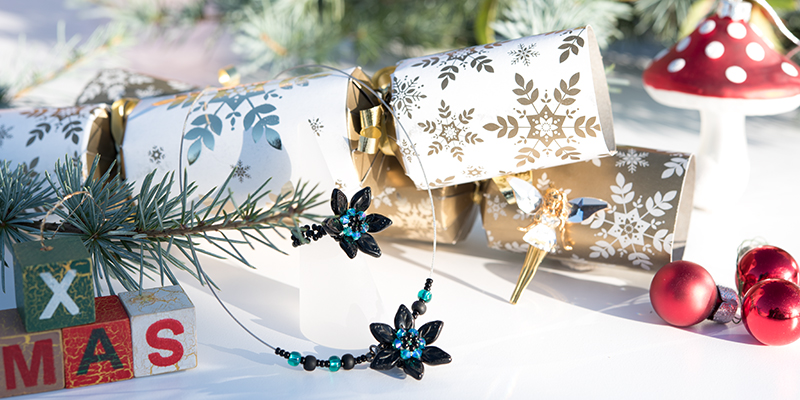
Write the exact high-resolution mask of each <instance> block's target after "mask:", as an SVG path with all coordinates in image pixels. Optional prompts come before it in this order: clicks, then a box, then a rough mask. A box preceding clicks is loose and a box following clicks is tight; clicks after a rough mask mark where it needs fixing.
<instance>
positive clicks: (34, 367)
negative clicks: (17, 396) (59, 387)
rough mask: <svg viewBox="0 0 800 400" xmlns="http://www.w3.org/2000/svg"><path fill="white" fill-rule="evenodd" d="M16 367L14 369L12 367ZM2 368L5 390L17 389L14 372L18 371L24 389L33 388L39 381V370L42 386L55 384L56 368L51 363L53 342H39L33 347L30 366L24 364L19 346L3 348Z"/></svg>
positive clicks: (23, 357)
mask: <svg viewBox="0 0 800 400" xmlns="http://www.w3.org/2000/svg"><path fill="white" fill-rule="evenodd" d="M15 365H16V369H15V368H14V366H15ZM3 367H4V369H5V370H6V389H7V390H14V389H16V388H17V379H16V375H15V373H14V372H15V371H19V375H20V376H21V377H22V383H23V384H24V385H25V387H26V388H30V387H34V386H36V385H37V383H38V381H39V368H40V367H41V368H42V369H43V370H44V382H43V383H44V384H45V385H52V384H54V383H56V366H55V364H54V363H53V341H52V340H51V339H47V340H40V341H38V342H36V343H35V344H34V345H33V355H32V356H31V363H30V366H28V364H27V363H26V362H25V356H23V355H22V348H21V347H20V346H19V345H14V346H6V347H3Z"/></svg>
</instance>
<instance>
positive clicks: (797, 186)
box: [0, 1, 800, 399]
mask: <svg viewBox="0 0 800 400" xmlns="http://www.w3.org/2000/svg"><path fill="white" fill-rule="evenodd" d="M22 3H23V2H8V1H5V2H2V3H0V21H3V22H4V23H0V50H8V49H9V48H10V47H9V46H11V45H13V43H16V36H17V34H18V33H20V32H27V33H28V41H29V43H33V44H31V45H30V47H31V48H32V49H35V48H39V49H42V50H41V51H44V49H46V48H47V47H46V46H45V45H42V43H46V42H47V41H49V40H52V36H54V33H53V34H52V35H51V36H50V37H48V35H46V34H44V33H42V32H47V31H48V30H50V29H52V30H54V29H55V28H54V27H55V21H56V20H57V19H58V18H67V19H70V20H69V21H68V25H67V26H68V35H69V34H70V32H71V31H70V29H69V28H70V27H71V26H80V29H81V30H82V31H85V33H84V34H88V32H91V29H89V28H87V26H94V25H92V24H95V25H96V24H98V23H99V22H82V20H78V19H77V13H76V12H75V11H72V10H64V9H62V8H61V2H59V1H50V2H43V3H44V5H43V6H41V7H42V8H46V7H50V8H48V9H49V10H52V11H51V12H50V13H48V14H44V15H42V14H37V13H36V12H35V11H36V10H29V9H26V8H25V7H24V6H22ZM76 21H78V22H80V24H82V25H78V22H76ZM37 35H38V36H37ZM37 46H38V47H37ZM203 46H204V45H203V43H202V41H193V42H190V43H184V44H181V45H179V46H178V47H177V48H173V47H172V46H171V45H168V44H163V43H160V44H155V45H149V47H148V46H147V45H145V46H138V47H137V48H134V49H129V50H125V51H123V52H122V53H121V54H117V55H114V56H108V57H105V58H103V59H102V60H98V61H97V62H95V63H93V64H92V65H87V66H82V67H80V68H78V69H76V70H75V71H73V72H71V73H69V74H67V76H65V77H63V78H62V79H60V80H59V81H57V82H53V83H52V84H49V85H47V87H44V88H42V89H41V90H37V91H34V93H32V94H31V97H36V96H39V98H47V97H48V96H51V100H49V101H50V102H56V103H57V102H58V101H60V100H59V99H61V100H63V102H65V103H69V102H71V101H73V99H74V97H75V96H76V95H77V94H78V91H79V90H80V89H81V87H82V85H83V84H85V83H86V81H88V80H89V79H90V78H91V77H92V76H93V72H92V71H94V70H96V69H97V68H98V67H101V66H128V67H129V68H133V69H135V70H138V71H141V72H149V73H159V75H161V76H164V77H167V78H184V79H187V80H189V81H191V82H192V83H199V84H207V83H212V82H213V79H214V77H215V72H214V71H216V68H218V67H220V66H223V65H225V63H227V62H229V61H231V60H235V58H234V56H232V55H231V53H230V52H228V51H218V50H213V51H210V52H206V53H202V52H203V51H204V50H203ZM141 54H148V55H151V56H152V57H151V58H149V61H147V62H144V61H142V59H141V58H139V61H135V62H134V61H132V60H131V58H137V57H138V56H137V55H141ZM174 54H194V55H195V59H194V60H195V61H191V60H189V61H184V60H185V59H181V57H178V59H181V60H182V61H181V62H180V64H178V65H172V64H171V63H170V60H172V59H171V58H169V57H171V56H174ZM198 54H200V55H198ZM202 54H205V55H203V56H202V57H201V55H202ZM200 58H205V61H204V62H202V63H200V62H199V61H197V60H199V59H200ZM6 62H7V60H6ZM194 63H197V68H195V67H194V65H195V64H194ZM131 64H132V65H131ZM188 65H191V68H190V67H189V66H188ZM186 71H191V72H190V73H187V74H184V73H185V72H186ZM187 77H188V78H187ZM628 78H630V79H631V86H630V87H625V88H623V89H622V92H621V93H618V94H612V101H613V110H614V123H615V131H616V136H617V142H618V143H620V144H630V145H638V146H644V147H651V148H658V149H667V150H679V151H688V152H691V151H693V150H694V149H695V148H696V147H697V144H698V133H697V132H698V131H699V116H698V114H697V113H696V112H692V111H683V110H676V109H671V108H666V107H663V106H660V105H658V104H656V103H655V102H654V101H653V100H651V99H650V98H649V97H648V96H647V94H646V93H645V92H644V91H643V90H642V88H641V82H640V80H639V78H638V77H636V76H629V77H628ZM70 96H71V97H70ZM65 99H66V100H65ZM23 103H24V102H23ZM747 132H748V139H749V150H750V156H751V160H752V164H753V170H752V178H751V179H750V181H749V182H744V181H743V182H742V183H741V184H742V185H747V188H748V189H747V193H746V195H745V197H744V198H743V199H741V200H740V201H738V202H731V203H730V204H729V206H730V208H731V209H733V210H735V211H732V212H728V213H714V214H711V213H706V212H702V211H699V210H695V211H694V213H693V215H692V221H691V227H690V231H689V238H688V242H687V249H686V254H685V259H687V260H691V261H694V262H697V263H699V264H701V265H703V266H705V267H706V268H707V269H708V270H709V272H710V273H711V275H712V276H713V277H714V279H715V280H716V282H717V283H718V284H722V285H726V286H730V287H734V286H735V285H734V262H735V258H736V248H737V246H738V245H739V243H740V242H741V241H742V240H744V239H747V238H751V237H754V236H763V237H765V238H766V239H767V240H769V241H770V242H771V243H772V244H775V245H778V246H780V247H783V248H784V249H786V250H787V251H789V252H790V253H793V254H796V255H798V256H800V241H798V234H797V233H796V227H797V226H798V224H800V214H798V212H797V206H796V205H795V202H797V199H798V198H800V179H798V177H797V171H798V161H797V159H796V157H797V154H798V150H800V128H798V113H797V112H792V113H789V114H784V115H779V116H774V117H760V118H754V117H748V119H747ZM479 222H480V221H478V224H476V226H475V227H474V229H473V230H472V232H471V234H470V235H469V237H468V238H467V239H466V240H465V241H463V242H462V243H459V244H458V245H455V246H440V248H439V253H438V255H437V267H436V268H437V270H436V273H435V274H434V288H433V294H434V299H433V301H432V302H431V303H430V304H429V308H428V312H427V313H426V314H425V315H424V316H422V317H420V320H419V323H418V325H419V324H421V323H423V322H425V321H428V320H432V319H441V320H443V321H444V322H445V326H444V329H443V331H442V334H441V336H440V338H439V340H438V341H437V342H436V345H437V346H439V347H441V348H442V349H444V350H446V351H447V352H449V353H450V354H451V355H452V356H453V362H452V363H451V364H449V365H444V366H435V367H430V366H428V367H426V371H425V377H424V379H423V380H422V381H419V382H418V381H415V380H414V379H411V378H408V377H405V378H404V377H403V374H402V373H396V371H395V372H389V373H381V372H375V371H371V370H362V369H364V368H365V365H362V366H359V367H358V368H357V370H356V371H343V370H342V371H339V372H336V373H330V372H328V371H327V370H318V371H314V372H313V373H306V372H304V371H302V369H301V368H296V367H294V368H293V367H290V366H288V365H287V364H286V362H285V360H283V359H281V358H278V357H277V356H275V355H273V354H272V352H271V351H270V350H269V349H268V348H265V347H264V346H263V345H261V344H259V343H258V342H256V341H255V340H253V339H252V338H250V337H249V336H248V335H247V334H246V333H245V332H243V331H242V330H241V329H239V327H238V326H236V325H235V324H234V323H233V321H231V320H230V319H229V317H228V316H227V315H226V314H225V313H224V311H223V310H222V308H221V307H220V306H219V305H218V304H217V303H216V301H215V300H214V298H213V297H212V296H211V294H210V293H209V292H208V291H207V289H206V288H203V287H200V286H199V284H198V283H197V282H196V281H194V280H193V279H192V278H191V277H190V276H188V275H187V274H179V279H180V280H181V282H182V284H183V287H184V288H185V290H186V292H187V293H188V295H189V297H190V298H191V299H192V301H193V302H194V304H195V306H196V309H197V323H198V328H197V332H198V341H199V347H198V353H199V366H198V367H197V368H195V369H192V370H188V371H184V372H180V373H172V374H165V375H160V376H153V377H148V378H141V379H132V380H128V381H123V382H116V383H111V384H103V385H98V386H93V387H85V388H79V389H73V390H60V391H55V392H49V393H45V394H40V395H38V397H41V398H69V397H74V398H82V399H84V398H85V399H89V398H107V397H108V396H118V397H120V398H132V399H161V398H164V399H167V398H168V399H174V398H192V399H197V398H225V399H227V398H298V399H317V398H362V397H363V398H366V397H374V396H380V397H382V398H427V399H431V398H437V397H438V398H491V399H497V398H669V399H672V398H683V397H690V398H712V397H713V398H722V397H730V398H747V397H750V396H756V395H758V397H759V398H769V399H772V398H798V397H800V362H798V361H797V360H798V359H800V342H796V343H794V344H790V345H787V346H782V347H767V346H763V345H760V344H758V343H757V342H756V341H755V340H754V339H753V338H752V337H750V335H749V334H748V333H747V331H746V329H745V328H744V326H742V325H727V326H725V325H718V324H714V323H711V322H706V323H701V324H700V325H698V326H695V327H692V328H688V329H679V328H674V327H671V326H668V325H666V324H665V323H664V322H663V321H662V320H661V319H660V318H659V317H658V316H657V315H656V314H655V313H654V311H653V309H652V306H651V305H650V300H649V297H648V287H649V284H650V280H651V279H652V275H651V274H649V273H645V272H640V271H634V270H629V269H625V268H618V267H612V266H609V267H602V268H599V269H596V270H594V271H592V272H587V273H578V272H571V271H568V270H564V269H561V268H559V267H558V266H556V265H555V263H552V262H548V261H546V262H545V264H544V265H543V267H542V268H540V270H539V272H538V273H537V275H536V277H535V278H534V281H533V283H532V284H531V285H530V287H529V288H528V290H527V291H526V293H525V294H524V296H523V297H522V299H521V301H520V302H519V304H517V305H516V306H512V305H510V304H509V303H508V302H507V299H508V297H509V296H510V294H511V291H512V289H513V288H514V284H515V282H516V279H517V275H518V274H519V269H520V266H521V264H522V260H523V255H521V254H511V253H505V252H500V251H496V250H491V249H489V248H488V247H487V246H486V239H485V236H484V232H483V229H482V228H481V227H480V224H479ZM379 241H380V245H381V248H382V249H383V251H384V256H383V257H382V258H380V259H376V260H373V259H370V260H367V264H368V269H369V271H370V273H371V274H372V278H373V279H374V282H375V285H376V287H377V289H378V291H379V293H380V296H381V298H382V300H383V304H384V306H385V313H384V314H385V315H384V316H383V317H382V318H380V319H379V321H380V322H386V323H390V324H391V321H392V320H393V316H394V311H395V310H396V307H397V305H398V304H400V303H406V304H407V305H408V304H410V302H411V301H413V300H414V296H415V294H416V291H417V290H419V289H420V288H421V286H422V284H423V282H424V280H425V278H426V277H427V263H428V260H429V256H430V249H429V245H426V244H419V243H414V242H407V241H392V240H389V239H379ZM283 247H285V248H289V247H290V246H288V244H285V245H284V246H283ZM360 257H363V255H362V256H360ZM363 258H367V257H363ZM258 260H259V262H258V264H260V267H259V269H258V270H256V271H253V270H249V269H246V268H242V267H239V266H235V265H233V264H231V263H226V262H220V261H214V260H211V259H207V258H206V259H204V267H205V268H206V270H207V272H208V273H209V274H210V275H211V276H212V277H213V278H214V279H215V280H216V282H217V283H218V284H219V285H220V286H221V287H222V289H223V290H222V292H221V296H222V298H223V299H224V300H225V301H226V302H227V304H229V306H230V308H231V310H232V311H233V312H234V313H235V314H236V315H237V316H239V317H240V318H241V319H242V320H243V321H244V322H245V324H247V325H248V326H249V327H250V328H251V329H252V330H253V331H254V332H256V333H257V334H258V335H261V336H263V337H265V338H266V339H267V340H268V341H270V342H271V343H273V344H274V345H277V346H281V347H282V348H286V349H290V350H298V351H301V352H303V353H304V354H318V355H320V356H322V357H325V358H327V357H328V356H329V355H332V354H339V355H341V354H342V353H344V352H346V351H342V350H335V349H328V348H326V347H324V346H321V345H317V344H315V343H312V342H310V341H308V340H307V339H305V337H304V335H303V334H302V332H301V330H300V323H299V319H298V313H299V296H300V295H299V293H300V290H299V286H300V274H299V268H298V266H297V262H296V259H294V258H292V257H286V256H281V255H279V254H277V253H274V252H272V251H270V250H267V249H263V250H261V251H260V253H259V256H258ZM334 267H335V266H334ZM151 285H152V283H151ZM12 293H13V290H11V291H8V292H6V293H5V294H2V295H0V309H5V308H12V307H13V306H14V300H13V295H12ZM364 329H365V330H366V329H368V328H367V326H364ZM369 344H372V343H365V346H364V348H366V346H367V345H369ZM354 354H355V353H354ZM30 397H36V396H30Z"/></svg>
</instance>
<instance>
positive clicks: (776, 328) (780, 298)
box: [742, 279, 800, 346]
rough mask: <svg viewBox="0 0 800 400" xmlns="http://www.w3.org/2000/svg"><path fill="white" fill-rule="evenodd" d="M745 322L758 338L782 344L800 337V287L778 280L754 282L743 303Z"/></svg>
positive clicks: (743, 318)
mask: <svg viewBox="0 0 800 400" xmlns="http://www.w3.org/2000/svg"><path fill="white" fill-rule="evenodd" d="M742 321H744V326H745V327H747V331H748V332H750V334H751V335H753V337H754V338H756V340H758V341H759V342H761V343H764V344H766V345H770V346H782V345H785V344H789V343H792V342H794V341H795V340H797V339H798V338H800V286H797V285H796V284H794V283H792V282H789V281H785V280H779V279H768V280H763V281H761V282H759V283H757V284H755V285H754V286H753V287H752V288H750V291H749V292H747V296H745V298H744V303H743V304H742Z"/></svg>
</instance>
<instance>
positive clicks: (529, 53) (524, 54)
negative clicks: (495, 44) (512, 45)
mask: <svg viewBox="0 0 800 400" xmlns="http://www.w3.org/2000/svg"><path fill="white" fill-rule="evenodd" d="M535 47H536V43H533V44H530V45H527V46H526V45H525V44H522V43H520V45H519V47H518V48H516V49H514V50H511V51H509V52H508V55H510V56H511V57H512V59H511V65H514V64H516V63H521V64H523V65H525V66H526V67H528V66H530V65H531V59H533V58H535V57H537V56H538V55H539V52H538V51H536V50H534V48H535Z"/></svg>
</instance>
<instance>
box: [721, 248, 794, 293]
mask: <svg viewBox="0 0 800 400" xmlns="http://www.w3.org/2000/svg"><path fill="white" fill-rule="evenodd" d="M799 271H800V268H798V266H797V261H795V260H794V258H792V256H791V255H789V253H787V252H786V251H784V250H782V249H780V248H778V247H775V246H759V247H756V248H754V249H752V250H750V251H748V252H747V253H745V254H744V255H743V256H742V258H740V259H739V262H738V264H737V266H736V286H737V288H738V289H739V295H741V296H746V295H747V291H748V290H750V288H751V287H753V285H755V284H756V283H758V282H760V281H763V280H766V279H783V280H787V281H789V282H792V283H794V284H800V280H799V279H800V275H799V274H798V272H799Z"/></svg>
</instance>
